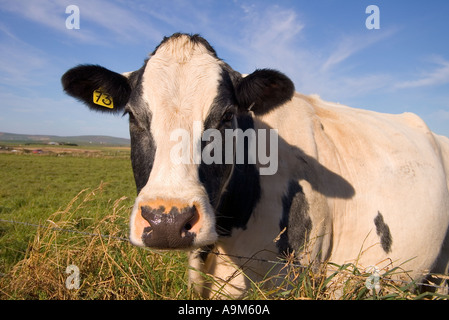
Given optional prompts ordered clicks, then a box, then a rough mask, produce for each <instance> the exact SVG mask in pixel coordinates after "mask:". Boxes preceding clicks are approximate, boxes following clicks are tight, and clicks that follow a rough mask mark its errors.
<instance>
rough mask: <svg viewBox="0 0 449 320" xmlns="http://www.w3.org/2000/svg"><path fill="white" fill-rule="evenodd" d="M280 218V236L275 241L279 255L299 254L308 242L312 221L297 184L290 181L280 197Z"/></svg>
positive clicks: (305, 200)
mask: <svg viewBox="0 0 449 320" xmlns="http://www.w3.org/2000/svg"><path fill="white" fill-rule="evenodd" d="M282 209H283V210H282V218H281V221H280V222H279V227H280V231H281V232H282V234H281V235H280V238H279V240H278V241H277V247H278V250H279V253H281V254H288V253H291V252H293V251H296V252H299V251H301V249H302V248H304V245H305V244H306V242H307V241H308V240H309V236H310V231H311V230H312V220H311V219H310V216H309V204H308V203H307V199H306V196H305V194H304V192H303V189H302V187H301V185H299V183H298V182H296V181H293V180H290V182H289V184H288V188H287V192H286V194H285V195H284V196H283V197H282Z"/></svg>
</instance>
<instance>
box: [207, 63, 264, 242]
mask: <svg viewBox="0 0 449 320" xmlns="http://www.w3.org/2000/svg"><path fill="white" fill-rule="evenodd" d="M230 113H231V114H230ZM234 118H235V119H236V120H237V124H238V128H240V129H242V130H243V131H246V130H247V129H254V122H253V119H252V117H251V116H250V115H249V114H247V113H246V112H241V110H240V111H239V110H238V108H237V106H236V101H235V95H234V90H233V83H232V80H231V77H230V75H229V73H228V71H227V70H225V69H223V73H222V80H221V82H220V84H219V87H218V95H217V97H216V98H215V100H214V103H213V105H212V106H211V109H210V112H209V115H208V117H207V118H206V120H205V122H204V130H207V129H210V128H214V129H218V130H220V132H221V135H222V143H223V145H222V150H223V152H222V157H223V159H222V163H221V164H216V163H212V164H205V163H204V162H202V163H201V164H200V166H199V169H198V170H199V178H200V181H201V183H202V184H203V185H204V187H205V188H206V191H207V193H208V196H209V200H210V202H211V205H212V206H213V207H214V209H215V213H216V230H217V233H218V234H219V235H220V236H229V235H230V234H231V230H232V229H233V228H243V229H244V228H246V224H247V222H248V220H249V218H250V216H251V213H252V211H253V210H254V207H255V206H256V204H257V201H258V200H259V198H260V181H259V170H258V169H257V167H256V166H255V165H254V164H249V163H248V154H247V150H248V141H247V139H245V148H244V149H245V153H246V154H245V156H244V157H245V158H244V159H245V161H244V163H241V164H240V163H236V164H235V165H234V170H232V164H226V163H225V152H224V150H225V146H224V144H225V130H226V129H233V130H234V129H236V128H233V127H232V123H233V119H234ZM205 145H206V143H205V142H203V143H202V150H203V149H204V147H205ZM235 160H236V159H235V158H234V161H235ZM227 181H229V182H228V185H227V186H226V182H227Z"/></svg>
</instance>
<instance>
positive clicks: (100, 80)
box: [61, 65, 131, 112]
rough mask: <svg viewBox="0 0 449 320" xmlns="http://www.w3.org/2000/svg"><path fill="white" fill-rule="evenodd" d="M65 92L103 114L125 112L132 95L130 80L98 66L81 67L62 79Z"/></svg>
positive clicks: (66, 74)
mask: <svg viewBox="0 0 449 320" xmlns="http://www.w3.org/2000/svg"><path fill="white" fill-rule="evenodd" d="M61 82H62V87H63V88H64V91H65V92H66V93H67V94H69V95H71V96H72V97H75V98H77V99H79V100H81V101H82V102H84V103H85V104H86V105H87V106H88V107H89V108H90V109H94V110H97V111H102V112H119V111H120V110H123V108H124V107H125V105H126V103H127V102H128V99H129V96H130V94H131V87H130V85H129V82H128V79H127V78H126V77H125V76H123V75H121V74H119V73H116V72H113V71H110V70H108V69H106V68H103V67H101V66H97V65H79V66H77V67H75V68H72V69H70V70H68V71H67V72H66V73H65V74H64V75H63V76H62V78H61Z"/></svg>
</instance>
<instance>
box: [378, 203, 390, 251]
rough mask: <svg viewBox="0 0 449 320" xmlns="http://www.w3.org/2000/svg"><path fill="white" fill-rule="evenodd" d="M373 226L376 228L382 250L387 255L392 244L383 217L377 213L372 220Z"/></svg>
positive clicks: (388, 229)
mask: <svg viewBox="0 0 449 320" xmlns="http://www.w3.org/2000/svg"><path fill="white" fill-rule="evenodd" d="M374 225H375V226H376V233H377V235H378V236H379V237H380V245H381V246H382V249H384V251H385V253H389V252H390V251H391V245H392V244H393V238H392V237H391V232H390V228H389V227H388V225H387V224H386V223H385V221H384V217H383V216H382V214H381V213H380V212H379V211H378V212H377V216H376V217H375V218H374Z"/></svg>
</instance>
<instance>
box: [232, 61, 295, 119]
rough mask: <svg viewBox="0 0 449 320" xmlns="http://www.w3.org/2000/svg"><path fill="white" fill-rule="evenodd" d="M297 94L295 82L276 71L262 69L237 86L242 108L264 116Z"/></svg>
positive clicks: (238, 99)
mask: <svg viewBox="0 0 449 320" xmlns="http://www.w3.org/2000/svg"><path fill="white" fill-rule="evenodd" d="M294 93H295V86H294V84H293V82H292V81H291V80H290V79H289V78H288V77H287V76H286V75H284V74H282V73H280V72H279V71H276V70H271V69H260V70H256V71H254V72H253V73H251V74H250V75H248V76H246V77H245V78H243V79H242V80H241V81H240V82H239V83H238V84H237V86H236V97H237V101H238V104H239V106H240V107H241V108H246V109H247V110H248V109H251V111H253V112H254V114H256V115H263V114H266V113H268V112H269V111H270V110H273V109H274V108H276V107H278V106H280V105H282V104H284V103H285V102H287V101H289V100H290V99H291V98H292V97H293V94H294Z"/></svg>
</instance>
